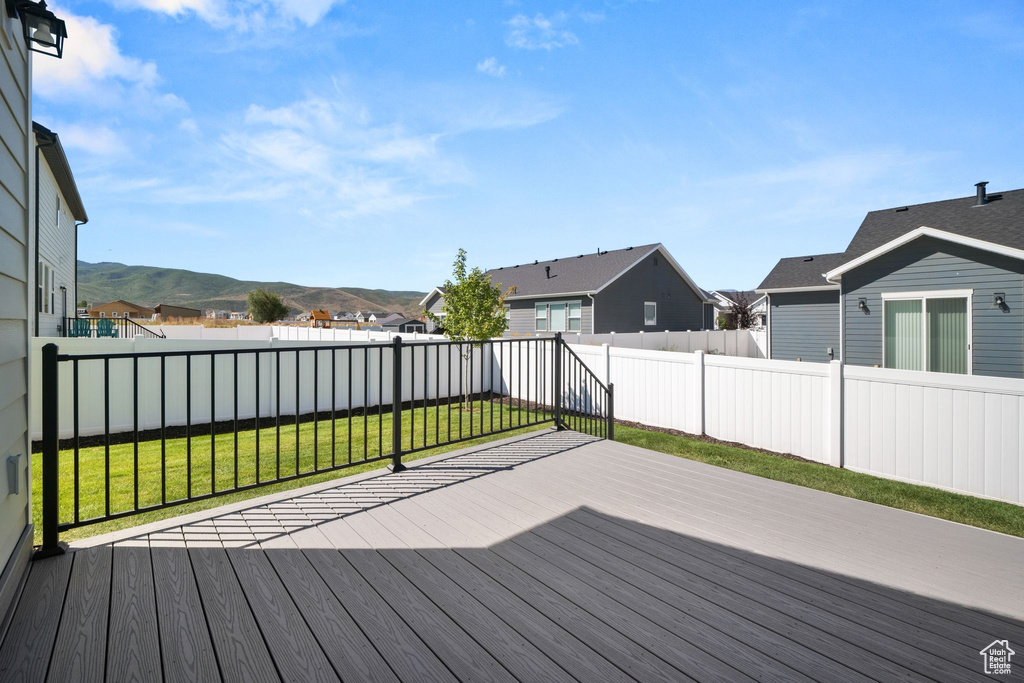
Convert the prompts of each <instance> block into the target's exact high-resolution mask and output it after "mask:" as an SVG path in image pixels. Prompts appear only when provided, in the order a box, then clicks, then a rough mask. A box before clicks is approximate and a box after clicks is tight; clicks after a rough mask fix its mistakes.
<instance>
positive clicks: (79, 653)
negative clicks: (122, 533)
mask: <svg viewBox="0 0 1024 683" xmlns="http://www.w3.org/2000/svg"><path fill="white" fill-rule="evenodd" d="M110 581H111V549H110V547H101V548H90V549H89V550H86V551H83V552H81V553H75V557H74V562H73V564H72V565H71V580H70V581H69V582H68V591H67V595H66V596H65V597H64V611H63V613H62V614H61V620H60V629H59V630H58V631H57V641H56V643H55V644H54V646H53V658H52V659H51V660H50V670H49V673H48V674H47V676H46V679H47V680H49V681H55V682H56V683H69V682H71V681H83V682H88V681H99V680H103V679H104V678H105V673H106V671H105V667H106V656H107V646H108V640H107V616H108V614H109V610H110Z"/></svg>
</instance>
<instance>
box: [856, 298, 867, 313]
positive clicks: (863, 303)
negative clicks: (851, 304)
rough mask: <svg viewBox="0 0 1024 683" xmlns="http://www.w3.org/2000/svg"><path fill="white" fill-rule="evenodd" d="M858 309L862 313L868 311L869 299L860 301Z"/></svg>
mask: <svg viewBox="0 0 1024 683" xmlns="http://www.w3.org/2000/svg"><path fill="white" fill-rule="evenodd" d="M857 308H859V309H860V310H862V311H866V310H868V300H867V299H859V300H858V301H857Z"/></svg>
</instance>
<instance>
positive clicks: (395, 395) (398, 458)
mask: <svg viewBox="0 0 1024 683" xmlns="http://www.w3.org/2000/svg"><path fill="white" fill-rule="evenodd" d="M391 349H392V362H391V449H392V455H391V464H390V465H388V469H389V470H391V471H392V472H401V471H402V470H404V469H405V465H403V464H402V338H401V337H395V338H394V339H393V340H392V341H391Z"/></svg>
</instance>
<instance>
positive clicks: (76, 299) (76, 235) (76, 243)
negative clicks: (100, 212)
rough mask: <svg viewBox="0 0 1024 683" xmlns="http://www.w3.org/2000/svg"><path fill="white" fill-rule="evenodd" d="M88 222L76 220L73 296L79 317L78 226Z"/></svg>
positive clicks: (76, 313)
mask: <svg viewBox="0 0 1024 683" xmlns="http://www.w3.org/2000/svg"><path fill="white" fill-rule="evenodd" d="M88 222H89V220H88V219H86V220H84V221H75V291H74V295H73V296H74V299H75V317H76V318H77V317H78V228H79V227H80V226H82V225H85V224H86V223H88Z"/></svg>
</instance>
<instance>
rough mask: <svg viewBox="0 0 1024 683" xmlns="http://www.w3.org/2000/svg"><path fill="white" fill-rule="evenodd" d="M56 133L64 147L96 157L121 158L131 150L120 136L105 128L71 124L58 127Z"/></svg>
mask: <svg viewBox="0 0 1024 683" xmlns="http://www.w3.org/2000/svg"><path fill="white" fill-rule="evenodd" d="M57 132H58V134H59V135H60V141H61V144H62V145H63V146H64V147H67V148H70V149H80V150H83V151H86V152H88V153H90V154H93V155H96V156H104V157H114V156H122V155H124V154H127V153H129V151H130V149H131V148H130V147H129V145H128V143H127V142H125V141H124V140H123V139H122V138H121V136H120V135H118V134H117V133H115V132H114V131H113V130H111V129H110V128H108V127H107V126H88V125H80V124H74V123H72V124H67V125H62V126H60V127H59V129H58V131H57Z"/></svg>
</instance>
